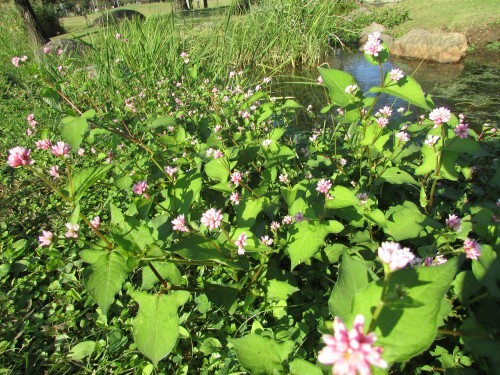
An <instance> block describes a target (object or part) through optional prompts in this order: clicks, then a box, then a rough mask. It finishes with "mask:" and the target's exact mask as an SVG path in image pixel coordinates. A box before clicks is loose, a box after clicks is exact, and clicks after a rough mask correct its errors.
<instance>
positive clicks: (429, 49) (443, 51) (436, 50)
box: [391, 29, 467, 63]
mask: <svg viewBox="0 0 500 375" xmlns="http://www.w3.org/2000/svg"><path fill="white" fill-rule="evenodd" d="M466 51H467V38H466V37H465V35H463V34H460V33H431V32H430V31H427V30H419V29H416V30H411V31H410V32H408V33H407V34H405V35H404V36H402V37H401V38H397V39H396V40H395V41H394V44H393V46H392V48H391V54H392V55H394V56H399V57H403V58H412V59H419V60H429V61H436V62H440V63H456V62H459V61H460V60H461V59H463V58H464V57H465V53H466Z"/></svg>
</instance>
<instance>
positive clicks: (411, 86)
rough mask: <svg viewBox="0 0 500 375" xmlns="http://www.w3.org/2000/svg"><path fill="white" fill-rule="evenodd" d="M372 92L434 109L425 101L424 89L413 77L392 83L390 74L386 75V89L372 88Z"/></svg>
mask: <svg viewBox="0 0 500 375" xmlns="http://www.w3.org/2000/svg"><path fill="white" fill-rule="evenodd" d="M370 92H383V93H385V94H388V95H392V96H395V97H397V98H401V99H403V100H406V101H407V102H408V103H410V104H413V105H416V106H417V107H420V108H424V109H427V110H429V111H430V110H431V109H432V108H431V107H430V105H429V104H428V103H427V101H426V100H425V96H424V92H423V91H422V87H420V85H419V84H418V82H417V81H415V80H414V79H413V78H412V77H409V76H405V77H403V78H402V79H400V80H399V81H398V82H393V81H391V78H390V76H389V74H388V73H386V75H385V82H384V87H372V88H371V89H370Z"/></svg>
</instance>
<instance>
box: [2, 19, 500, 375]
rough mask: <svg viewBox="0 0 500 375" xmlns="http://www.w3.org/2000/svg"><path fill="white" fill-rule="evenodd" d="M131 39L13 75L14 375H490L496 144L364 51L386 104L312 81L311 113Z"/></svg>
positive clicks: (6, 255)
mask: <svg viewBox="0 0 500 375" xmlns="http://www.w3.org/2000/svg"><path fill="white" fill-rule="evenodd" d="M129 27H130V28H129ZM134 27H136V26H129V25H125V26H124V27H123V29H120V30H115V31H112V30H106V31H104V33H103V34H102V35H100V36H97V37H96V43H95V44H94V46H93V47H94V49H90V50H88V51H87V52H86V54H85V55H84V57H85V58H82V56H78V55H69V54H67V53H65V52H64V51H60V52H59V51H50V50H46V51H45V53H44V54H43V55H42V57H41V61H40V62H38V63H34V62H32V59H30V58H29V57H28V58H27V59H22V58H21V57H19V59H18V60H13V63H14V62H15V64H16V65H18V67H17V68H16V70H15V71H16V72H19V74H20V76H23V75H24V76H23V78H24V79H25V82H24V83H23V84H24V85H26V87H30V88H32V89H33V90H36V91H37V92H38V95H39V97H40V99H42V100H43V101H44V103H45V105H44V106H40V105H39V104H38V107H35V110H34V111H31V110H28V108H26V107H22V106H20V107H19V111H26V112H25V113H23V114H22V115H20V116H19V118H18V119H16V122H17V129H19V128H20V125H19V123H20V122H22V123H23V125H24V126H23V130H22V132H23V133H25V132H26V134H27V135H28V136H27V137H19V135H17V139H15V142H16V143H12V144H9V142H12V141H13V140H14V137H6V138H7V139H6V140H2V142H7V143H6V144H5V146H6V147H5V150H6V151H2V157H3V158H4V160H5V161H6V162H7V163H6V164H4V166H2V174H1V178H2V185H3V186H5V187H6V188H5V189H2V193H1V194H2V195H1V197H2V206H4V207H6V208H7V211H8V212H7V214H6V215H5V220H6V221H5V222H4V223H3V224H1V228H2V233H1V237H2V244H1V245H0V246H1V253H0V259H1V265H0V278H1V280H2V292H3V294H2V295H1V297H0V298H1V299H2V300H1V302H2V304H1V306H2V307H1V309H2V311H1V312H2V317H3V318H2V320H1V323H0V328H1V329H0V331H1V332H3V334H2V337H1V338H0V352H1V353H2V355H1V357H0V358H1V359H0V361H1V362H0V363H1V365H2V366H3V368H4V369H5V370H6V372H9V371H11V372H14V373H18V372H31V373H35V372H44V371H45V372H48V373H67V372H76V371H79V372H84V373H85V372H88V373H91V372H112V373H125V372H131V371H137V372H139V371H142V373H145V374H149V373H153V371H158V372H159V373H165V374H172V373H203V374H209V373H221V374H229V373H233V372H236V371H248V372H249V373H252V374H259V373H263V374H269V373H288V374H305V373H307V374H321V373H326V372H331V368H332V367H331V366H330V364H333V365H334V366H333V368H334V369H335V368H337V369H338V368H339V367H338V366H341V364H340V362H339V360H335V359H333V358H334V357H335V355H339V356H340V357H341V359H343V360H344V361H345V362H346V363H347V364H348V365H350V366H354V367H352V368H354V372H355V370H356V369H360V368H361V367H360V366H362V365H366V364H367V363H368V366H370V365H373V368H372V371H374V372H376V373H379V372H383V371H384V370H383V368H387V369H390V371H398V372H401V371H404V372H418V373H421V372H424V371H430V372H432V371H443V369H453V370H457V371H461V370H463V369H476V370H479V369H482V370H483V371H487V372H494V371H496V369H497V368H500V366H499V364H498V360H499V359H498V356H497V354H496V353H497V352H498V348H499V341H498V329H499V327H500V322H499V318H498V317H497V316H496V314H495V312H496V310H497V309H498V304H499V300H500V295H499V290H498V274H499V273H498V268H499V266H500V265H499V258H498V256H497V255H498V251H499V246H498V223H497V219H496V216H498V210H499V208H498V201H497V196H496V194H497V191H498V190H497V189H498V184H499V174H498V172H497V171H496V168H495V167H496V166H495V163H492V162H491V160H492V159H493V158H494V157H495V156H496V154H497V153H498V150H497V147H498V146H497V143H496V142H495V141H496V137H497V134H496V129H491V128H485V129H484V130H483V131H482V132H481V133H480V134H477V133H476V132H474V131H472V130H471V129H469V128H468V125H467V123H466V121H467V120H466V119H465V118H464V117H463V116H460V115H454V114H452V113H451V112H450V111H449V110H448V109H447V108H442V107H441V108H435V106H434V104H433V102H432V98H430V97H429V96H425V95H424V93H423V92H422V90H421V88H420V86H419V84H418V83H417V82H416V81H415V80H413V79H412V78H411V77H407V76H404V74H402V72H401V71H399V70H393V71H390V72H385V71H383V69H382V63H383V62H384V61H385V60H386V59H387V57H388V50H387V47H385V46H384V45H382V44H381V43H380V41H379V40H378V38H377V35H372V36H371V38H370V39H369V42H368V45H367V46H366V49H365V51H366V58H367V59H368V60H369V61H371V62H372V63H373V64H375V65H378V66H379V67H380V76H381V81H380V85H379V86H376V87H373V88H371V89H370V90H369V91H368V92H362V91H361V90H360V89H359V88H358V86H357V85H356V82H355V80H354V78H353V77H352V76H350V75H349V74H347V73H345V72H342V71H338V70H334V69H326V68H320V69H319V74H320V78H318V89H324V90H325V92H326V93H327V95H328V96H327V98H326V100H327V101H328V102H327V103H325V107H324V108H323V109H321V111H319V112H313V111H312V109H310V108H309V109H307V110H305V109H304V108H302V107H301V106H300V105H299V104H298V103H297V102H296V101H295V100H292V99H291V98H274V97H270V95H269V94H268V92H269V89H270V87H271V85H272V84H273V81H272V79H270V78H264V79H261V80H260V81H259V82H252V81H251V80H250V79H248V78H247V73H246V72H245V71H243V70H240V69H236V67H238V66H240V65H233V66H234V67H235V69H234V70H230V71H227V72H225V71H223V69H218V70H215V69H217V68H214V70H211V69H210V68H207V67H205V66H203V65H202V64H201V60H198V59H199V56H197V55H196V54H195V53H193V52H192V51H193V50H191V49H189V50H188V49H186V50H185V49H184V47H189V46H190V45H189V44H186V45H185V44H184V42H185V41H184V40H182V39H181V38H179V39H177V36H176V35H175V34H174V35H170V36H169V38H168V39H166V40H164V39H161V38H160V37H158V36H155V35H154V32H155V30H154V28H152V29H149V30H148V29H145V30H148V32H150V34H151V35H150V37H149V38H145V39H140V38H139V37H137V39H136V38H135V37H136V34H133V30H137V29H134ZM146 27H147V26H146ZM130 30H132V32H131V33H130V34H128V33H129V31H130ZM117 31H118V32H117ZM99 46H106V48H97V47H99ZM90 62H91V64H89V63H90ZM3 85H4V86H5V87H6V90H5V92H6V95H9V96H8V99H9V101H11V102H13V101H14V100H17V102H16V103H18V105H21V103H22V102H23V96H22V95H24V93H25V91H23V90H22V88H20V87H19V85H18V84H16V83H15V82H12V81H5V82H3ZM31 85H32V86H31ZM381 95H391V96H393V97H395V98H398V99H399V100H402V101H403V102H401V101H398V102H396V101H395V105H394V107H393V108H389V107H384V108H378V107H377V101H378V99H379V98H380V97H381ZM28 100H32V99H31V98H30V99H28ZM401 103H403V104H401ZM25 105H26V104H25ZM400 105H401V107H400ZM30 109H31V108H30ZM298 111H306V113H307V115H308V116H310V117H311V118H312V119H313V120H314V122H315V124H316V126H315V127H314V128H312V129H310V130H308V131H302V130H301V131H298V130H297V126H296V123H295V121H294V120H295V118H296V117H295V114H296V113H297V112H298ZM6 134H7V133H6ZM2 144H3V143H2ZM7 150H9V151H7ZM14 201H15V204H14ZM2 215H3V214H2ZM495 215H496V216H495ZM334 317H335V323H334V326H335V334H334V333H333V331H332V323H331V320H332V319H333V318H334ZM347 330H349V331H350V332H351V333H350V334H351V336H352V342H349V343H346V337H345V336H342V334H343V332H344V333H345V332H346V331H347ZM373 333H374V335H373ZM322 335H323V336H322ZM322 337H323V340H324V342H325V343H326V346H325V345H324V344H323V343H321V338H322ZM375 337H376V338H375ZM362 340H365V342H366V343H365V346H364V347H363V348H364V349H363V350H365V349H366V352H367V353H370V354H371V356H370V357H369V358H368V357H366V356H365V354H366V353H364V352H363V353H361V352H359V351H357V352H356V353H357V354H358V355H359V357H357V358H358V359H360V360H359V362H355V361H354V360H353V358H354V357H349V354H346V351H345V350H343V349H342V344H345V345H352V346H353V347H354V345H355V343H356V342H360V341H362ZM372 344H374V346H372ZM325 348H326V349H325ZM351 349H352V348H351ZM353 350H354V349H353ZM356 350H357V349H356ZM318 353H319V354H318ZM155 366H157V370H155ZM352 368H351V371H350V373H354V372H353V371H352Z"/></svg>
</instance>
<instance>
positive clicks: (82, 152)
mask: <svg viewBox="0 0 500 375" xmlns="http://www.w3.org/2000/svg"><path fill="white" fill-rule="evenodd" d="M77 153H78V155H79V156H83V155H84V154H85V149H84V148H79V149H78V151H77Z"/></svg>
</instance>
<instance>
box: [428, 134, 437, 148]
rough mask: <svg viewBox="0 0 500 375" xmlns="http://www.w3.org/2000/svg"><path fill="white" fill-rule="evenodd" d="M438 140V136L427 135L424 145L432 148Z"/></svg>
mask: <svg viewBox="0 0 500 375" xmlns="http://www.w3.org/2000/svg"><path fill="white" fill-rule="evenodd" d="M439 138H440V137H439V135H428V136H427V139H426V140H425V144H426V145H427V146H429V147H434V146H435V145H436V143H437V141H438V140H439Z"/></svg>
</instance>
